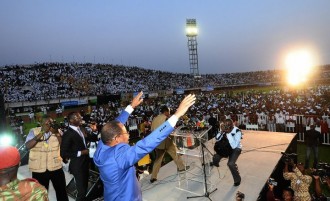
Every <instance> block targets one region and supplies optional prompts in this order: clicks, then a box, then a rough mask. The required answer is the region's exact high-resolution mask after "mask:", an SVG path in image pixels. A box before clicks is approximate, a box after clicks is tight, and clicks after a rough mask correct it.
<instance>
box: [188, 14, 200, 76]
mask: <svg viewBox="0 0 330 201" xmlns="http://www.w3.org/2000/svg"><path fill="white" fill-rule="evenodd" d="M197 33H198V29H197V25H196V19H187V20H186V36H187V37H188V49H189V63H190V74H191V75H193V76H194V77H195V78H197V77H200V75H199V70H198V54H197Z"/></svg>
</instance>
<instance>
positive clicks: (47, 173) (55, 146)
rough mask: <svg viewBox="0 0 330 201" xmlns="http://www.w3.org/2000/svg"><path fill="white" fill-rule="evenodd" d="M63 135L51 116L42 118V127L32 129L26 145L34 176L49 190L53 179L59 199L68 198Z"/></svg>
mask: <svg viewBox="0 0 330 201" xmlns="http://www.w3.org/2000/svg"><path fill="white" fill-rule="evenodd" d="M61 140H62V136H61V134H60V133H59V131H58V128H55V125H54V121H53V119H52V118H50V117H45V118H44V119H43V120H42V123H41V127H36V128H33V129H31V130H30V132H29V134H28V136H27V137H26V141H25V144H26V147H27V148H28V149H29V150H30V154H29V170H30V171H31V172H32V177H33V178H34V179H36V180H38V181H39V183H40V184H41V185H43V186H44V187H45V188H46V189H47V190H48V187H49V181H52V184H53V186H54V189H55V192H56V198H57V200H61V201H62V200H63V201H66V200H68V195H67V193H66V189H65V186H66V182H65V175H64V172H63V169H62V158H61V156H60V144H61Z"/></svg>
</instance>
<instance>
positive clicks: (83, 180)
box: [71, 167, 89, 201]
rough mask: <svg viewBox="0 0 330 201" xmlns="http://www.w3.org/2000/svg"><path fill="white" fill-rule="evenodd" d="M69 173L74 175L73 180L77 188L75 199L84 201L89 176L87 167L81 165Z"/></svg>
mask: <svg viewBox="0 0 330 201" xmlns="http://www.w3.org/2000/svg"><path fill="white" fill-rule="evenodd" d="M71 174H72V175H73V177H74V180H75V182H76V188H77V191H78V193H77V198H76V201H85V200H87V199H86V194H87V188H88V177H89V169H88V167H87V168H84V167H81V169H80V170H75V171H71Z"/></svg>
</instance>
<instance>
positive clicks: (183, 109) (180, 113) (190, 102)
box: [174, 94, 196, 118]
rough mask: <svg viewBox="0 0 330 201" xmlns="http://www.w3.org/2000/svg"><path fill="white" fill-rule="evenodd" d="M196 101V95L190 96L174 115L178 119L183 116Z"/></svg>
mask: <svg viewBox="0 0 330 201" xmlns="http://www.w3.org/2000/svg"><path fill="white" fill-rule="evenodd" d="M195 101H196V96H195V94H189V95H188V96H186V97H185V98H184V99H183V100H182V101H181V103H180V105H179V107H178V109H177V110H176V112H175V113H174V115H175V116H176V117H178V118H180V117H181V116H183V115H184V114H185V113H186V112H187V110H188V109H189V107H190V106H192V105H193V104H194V103H195Z"/></svg>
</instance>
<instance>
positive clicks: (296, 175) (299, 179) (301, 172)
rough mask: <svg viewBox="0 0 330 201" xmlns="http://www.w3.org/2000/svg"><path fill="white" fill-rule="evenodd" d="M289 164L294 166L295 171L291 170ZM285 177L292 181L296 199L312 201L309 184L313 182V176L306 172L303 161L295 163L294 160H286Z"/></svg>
mask: <svg viewBox="0 0 330 201" xmlns="http://www.w3.org/2000/svg"><path fill="white" fill-rule="evenodd" d="M289 165H291V166H292V170H293V172H289ZM283 177H284V179H285V180H290V181H291V188H292V190H293V191H294V196H295V199H294V200H303V201H310V200H312V198H311V195H310V193H309V186H310V184H311V183H312V177H311V176H309V175H306V174H305V168H304V164H303V163H298V164H297V165H296V164H294V162H293V160H286V161H285V166H284V171H283Z"/></svg>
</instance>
